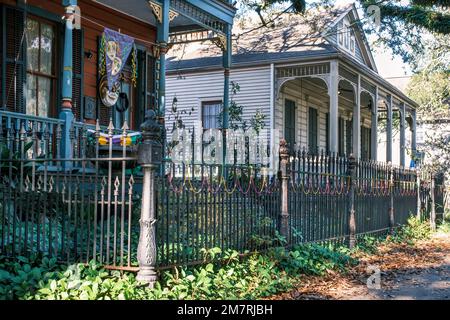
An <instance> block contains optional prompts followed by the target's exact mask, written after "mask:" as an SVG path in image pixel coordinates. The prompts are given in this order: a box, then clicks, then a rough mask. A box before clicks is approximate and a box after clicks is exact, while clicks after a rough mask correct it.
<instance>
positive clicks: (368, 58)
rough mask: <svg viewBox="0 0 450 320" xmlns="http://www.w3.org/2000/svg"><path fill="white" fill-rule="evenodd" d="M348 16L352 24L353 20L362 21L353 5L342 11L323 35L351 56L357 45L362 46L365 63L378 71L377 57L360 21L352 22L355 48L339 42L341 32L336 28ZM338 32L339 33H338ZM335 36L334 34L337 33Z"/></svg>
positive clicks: (353, 54)
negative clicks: (374, 56)
mask: <svg viewBox="0 0 450 320" xmlns="http://www.w3.org/2000/svg"><path fill="white" fill-rule="evenodd" d="M346 17H348V19H349V21H350V24H352V21H360V17H359V14H358V11H357V9H356V7H355V5H352V6H351V7H349V9H348V10H346V11H345V12H344V13H342V14H341V15H340V16H339V17H337V18H336V19H335V20H334V21H333V23H331V24H330V26H329V27H328V28H327V29H326V30H325V31H324V32H323V33H322V36H323V37H324V38H325V39H326V40H327V41H328V42H330V43H331V44H333V45H334V46H335V47H336V48H337V49H338V50H341V51H343V52H345V53H347V54H350V55H351V56H355V51H353V50H357V48H356V46H358V47H359V48H360V51H361V56H362V59H363V60H364V63H365V64H366V65H367V66H368V67H369V68H371V69H372V70H374V71H375V72H377V73H378V69H377V67H376V64H375V59H374V58H373V55H372V52H371V49H370V46H369V43H368V41H367V38H366V35H365V33H364V30H363V29H362V28H361V27H360V25H359V24H358V23H355V24H352V27H353V30H354V32H353V34H354V41H355V43H354V46H355V47H354V49H353V50H350V49H346V48H345V47H343V46H342V45H341V44H340V43H339V33H337V32H336V30H334V29H336V28H337V27H338V24H339V23H340V22H341V21H343V20H344V19H345V18H346ZM336 33H337V34H336ZM335 34H336V36H335V37H333V35H335Z"/></svg>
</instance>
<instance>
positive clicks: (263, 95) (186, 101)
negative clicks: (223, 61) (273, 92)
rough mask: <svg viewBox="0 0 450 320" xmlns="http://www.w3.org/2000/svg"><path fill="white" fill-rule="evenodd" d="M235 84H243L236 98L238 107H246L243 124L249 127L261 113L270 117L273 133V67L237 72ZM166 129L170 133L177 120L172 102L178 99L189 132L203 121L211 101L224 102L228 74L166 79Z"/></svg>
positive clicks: (208, 73)
mask: <svg viewBox="0 0 450 320" xmlns="http://www.w3.org/2000/svg"><path fill="white" fill-rule="evenodd" d="M230 79H231V81H233V82H235V83H237V84H239V86H240V91H239V92H238V93H237V94H236V95H234V96H233V95H232V99H233V100H234V101H236V103H237V104H239V105H242V106H244V108H243V120H245V121H247V123H249V121H250V119H251V118H252V116H253V115H255V113H256V112H257V111H258V110H259V111H260V112H262V113H264V114H266V119H265V128H266V129H270V81H271V80H270V67H269V66H267V67H258V68H252V69H233V70H232V71H231V76H230ZM166 80H167V81H166V125H167V128H168V133H169V136H170V131H171V128H172V125H173V122H174V119H175V114H174V113H173V112H172V111H171V109H172V101H173V99H174V97H175V96H176V97H177V100H178V103H177V105H178V107H177V112H178V113H179V114H180V115H181V116H182V119H183V123H184V125H185V126H186V128H192V127H193V126H194V125H195V124H196V123H195V122H196V121H201V105H202V102H207V101H222V99H223V88H224V73H223V71H221V70H218V71H210V72H202V73H184V74H183V75H182V76H181V77H180V75H168V76H167V78H166Z"/></svg>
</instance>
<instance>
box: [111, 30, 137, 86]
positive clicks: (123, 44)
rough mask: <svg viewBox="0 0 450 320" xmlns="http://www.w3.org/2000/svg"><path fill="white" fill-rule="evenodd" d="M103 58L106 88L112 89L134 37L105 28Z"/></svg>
mask: <svg viewBox="0 0 450 320" xmlns="http://www.w3.org/2000/svg"><path fill="white" fill-rule="evenodd" d="M104 37H105V40H104V41H105V43H104V45H105V48H104V51H105V58H106V76H107V79H108V88H109V90H112V89H113V87H114V85H115V83H116V82H117V81H118V80H119V76H120V73H121V72H122V70H123V67H124V66H125V64H126V63H127V59H128V56H129V55H130V53H131V50H133V48H134V39H133V38H132V37H130V36H127V35H125V34H121V33H119V32H116V31H114V30H111V29H108V28H105V31H104Z"/></svg>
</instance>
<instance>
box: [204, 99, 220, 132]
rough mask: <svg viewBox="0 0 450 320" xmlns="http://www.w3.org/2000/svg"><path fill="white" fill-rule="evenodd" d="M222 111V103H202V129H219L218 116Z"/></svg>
mask: <svg viewBox="0 0 450 320" xmlns="http://www.w3.org/2000/svg"><path fill="white" fill-rule="evenodd" d="M221 110H222V101H209V102H203V103H202V126H203V129H205V130H206V129H219V127H220V126H219V115H220V111H221Z"/></svg>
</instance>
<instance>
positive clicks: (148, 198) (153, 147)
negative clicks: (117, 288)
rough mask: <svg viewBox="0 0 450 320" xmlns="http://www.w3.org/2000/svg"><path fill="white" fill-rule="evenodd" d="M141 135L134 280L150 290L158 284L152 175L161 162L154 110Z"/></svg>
mask: <svg viewBox="0 0 450 320" xmlns="http://www.w3.org/2000/svg"><path fill="white" fill-rule="evenodd" d="M141 131H142V137H143V142H142V143H141V144H140V145H139V150H138V162H139V164H140V165H141V166H142V170H143V175H144V176H143V185H142V207H141V218H140V220H139V223H140V235H139V244H138V248H137V259H138V262H139V272H138V275H137V280H139V281H144V282H148V283H149V285H150V287H153V286H154V284H155V282H156V280H157V274H156V270H155V266H156V258H157V251H156V226H155V223H156V203H155V202H156V190H155V172H156V169H157V168H158V165H160V164H161V162H162V144H161V142H160V138H161V126H160V125H159V124H158V122H157V121H156V113H155V112H154V111H153V110H149V111H147V114H146V116H145V121H144V123H143V124H142V125H141Z"/></svg>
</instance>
